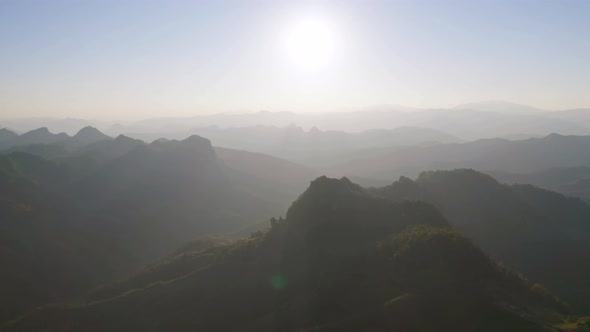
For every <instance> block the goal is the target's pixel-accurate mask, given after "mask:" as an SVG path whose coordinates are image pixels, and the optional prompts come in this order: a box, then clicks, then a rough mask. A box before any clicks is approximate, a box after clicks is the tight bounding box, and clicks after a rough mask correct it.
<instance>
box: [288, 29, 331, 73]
mask: <svg viewBox="0 0 590 332" xmlns="http://www.w3.org/2000/svg"><path fill="white" fill-rule="evenodd" d="M335 37H336V36H335V34H334V30H333V27H332V26H331V25H330V24H329V23H328V22H326V21H323V20H320V19H316V18H310V19H305V20H302V21H299V22H297V23H296V24H295V25H293V26H292V27H290V29H288V30H287V32H286V34H285V36H284V42H285V46H286V50H287V56H288V57H289V59H290V60H291V61H292V62H294V63H295V64H296V65H297V66H299V67H301V68H303V69H307V70H315V69H319V68H322V67H325V66H327V65H329V64H330V63H331V62H332V61H333V58H334V53H335V46H336V38H335Z"/></svg>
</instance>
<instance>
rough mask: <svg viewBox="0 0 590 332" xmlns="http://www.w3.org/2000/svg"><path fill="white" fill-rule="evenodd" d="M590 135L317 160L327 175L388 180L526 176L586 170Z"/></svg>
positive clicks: (370, 152)
mask: <svg viewBox="0 0 590 332" xmlns="http://www.w3.org/2000/svg"><path fill="white" fill-rule="evenodd" d="M589 147H590V136H562V135H557V134H551V135H549V136H546V137H543V138H531V139H526V140H520V141H509V140H503V139H489V140H479V141H475V142H469V143H463V144H443V145H436V146H423V147H419V146H418V147H416V146H412V147H401V148H388V149H372V150H369V149H367V150H363V151H357V152H356V153H349V154H347V155H342V156H340V158H331V159H330V160H324V161H322V165H323V167H324V168H325V169H326V171H327V172H329V173H330V174H345V175H356V176H362V177H367V178H378V179H388V178H391V177H392V176H395V177H399V176H402V175H405V176H417V175H418V174H419V173H420V172H421V171H426V170H431V169H453V168H463V167H467V168H474V169H478V170H481V171H500V172H511V173H527V172H536V171H544V170H547V169H550V168H568V167H580V166H589V165H590V153H588V151H589V149H590V148H589Z"/></svg>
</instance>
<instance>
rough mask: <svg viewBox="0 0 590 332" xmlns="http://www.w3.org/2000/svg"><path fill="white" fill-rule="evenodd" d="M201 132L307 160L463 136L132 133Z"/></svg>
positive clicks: (230, 144)
mask: <svg viewBox="0 0 590 332" xmlns="http://www.w3.org/2000/svg"><path fill="white" fill-rule="evenodd" d="M191 134H197V135H200V136H203V137H207V138H209V139H210V140H212V141H213V142H214V143H215V145H217V146H222V147H226V148H233V149H240V150H247V151H252V152H261V153H266V154H270V155H274V156H277V157H281V158H285V159H289V160H293V161H297V162H307V161H310V160H313V159H314V158H318V157H324V158H327V157H330V156H334V155H340V154H343V153H347V152H350V151H356V150H358V149H367V148H383V147H390V146H407V145H432V144H440V143H456V142H460V141H461V139H459V138H457V137H454V136H452V135H449V134H447V133H444V132H442V131H439V130H433V129H428V128H418V127H400V128H395V129H373V130H367V131H363V132H360V133H349V132H344V131H324V130H320V129H318V128H317V127H312V128H310V129H309V130H304V129H303V128H301V127H298V126H294V125H291V126H286V127H273V126H252V127H235V128H221V127H216V126H212V127H205V128H195V129H191V130H188V131H183V132H168V133H165V132H164V133H163V132H156V133H143V134H142V133H135V134H129V135H130V136H132V137H136V138H140V139H143V140H146V141H151V140H154V139H156V138H159V137H168V138H184V137H187V136H190V135H191Z"/></svg>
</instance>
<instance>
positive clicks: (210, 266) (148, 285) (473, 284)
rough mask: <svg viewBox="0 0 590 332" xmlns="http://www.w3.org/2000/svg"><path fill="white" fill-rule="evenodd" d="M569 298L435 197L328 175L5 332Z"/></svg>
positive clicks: (544, 305)
mask: <svg viewBox="0 0 590 332" xmlns="http://www.w3.org/2000/svg"><path fill="white" fill-rule="evenodd" d="M567 314H568V309H567V307H566V306H565V305H564V304H563V303H561V302H560V301H559V300H558V299H556V298H555V297H554V296H553V295H551V294H550V293H549V292H548V291H547V290H545V289H544V288H543V286H541V285H538V284H531V283H529V282H528V281H527V280H525V279H523V278H522V277H519V276H518V275H517V274H515V273H513V272H510V271H509V270H507V269H506V268H504V267H502V266H501V265H498V264H497V263H496V262H494V261H493V260H491V259H490V258H489V257H488V256H487V255H486V254H484V253H483V252H482V251H481V250H480V249H478V248H477V246H476V245H474V244H473V243H472V242H471V241H470V240H468V239H467V238H465V237H464V236H462V235H461V234H459V233H458V232H457V231H454V230H453V229H452V228H451V226H450V225H449V222H448V221H447V220H446V219H445V218H444V217H443V216H442V215H441V214H440V213H439V212H438V211H437V210H436V209H435V208H434V207H433V206H432V205H429V204H427V203H420V202H400V203H396V202H393V201H390V200H388V199H384V198H380V197H377V196H375V195H373V194H372V193H370V192H367V191H366V190H364V189H363V188H361V187H360V186H358V185H355V184H353V183H352V182H350V181H349V180H348V179H341V180H336V179H329V178H326V177H321V178H318V179H316V180H314V181H313V182H312V183H311V185H310V187H309V188H308V189H307V190H306V191H305V192H304V193H303V194H302V195H301V196H300V197H299V198H298V199H297V200H296V201H295V202H294V203H293V204H292V206H291V207H290V208H289V210H288V212H287V214H286V218H285V219H284V220H283V219H279V220H275V219H273V221H272V228H271V229H269V230H267V231H264V232H260V233H257V234H253V235H252V236H251V237H250V238H248V239H243V240H240V241H236V242H232V243H226V242H223V241H215V240H214V239H210V240H207V241H203V242H201V245H199V246H194V245H193V246H190V247H188V248H187V249H186V251H180V252H177V253H176V254H175V255H174V256H171V257H169V258H167V259H165V260H163V261H161V262H159V263H156V264H154V265H152V266H150V267H148V268H147V269H145V270H143V271H142V272H140V273H138V274H136V275H134V276H132V277H130V278H128V279H125V280H121V281H120V282H117V283H114V284H111V285H108V286H105V287H103V288H101V289H98V290H96V291H95V292H92V293H90V294H89V295H88V296H87V298H86V299H84V300H81V301H78V302H77V303H75V304H71V305H54V306H47V307H43V308H39V309H37V310H35V311H33V312H31V313H30V314H28V315H27V316H25V317H23V318H20V319H18V320H14V321H11V322H9V323H7V324H5V325H4V330H5V331H37V330H39V329H42V328H45V329H50V330H58V331H80V330H96V331H170V330H174V331H194V330H206V331H213V330H223V331H233V330H240V331H311V330H313V331H359V330H362V331H368V330H372V331H400V330H402V331H500V330H502V331H554V329H553V328H552V327H551V325H552V324H554V323H555V322H559V321H560V320H561V319H562V318H561V317H565V315H567Z"/></svg>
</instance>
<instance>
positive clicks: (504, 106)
mask: <svg viewBox="0 0 590 332" xmlns="http://www.w3.org/2000/svg"><path fill="white" fill-rule="evenodd" d="M453 108H454V109H461V110H477V111H483V112H494V113H506V114H511V115H526V114H535V113H540V112H547V111H544V110H541V109H538V108H535V107H532V106H528V105H523V104H517V103H511V102H506V101H483V102H476V103H467V104H461V105H457V106H455V107H453Z"/></svg>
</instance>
